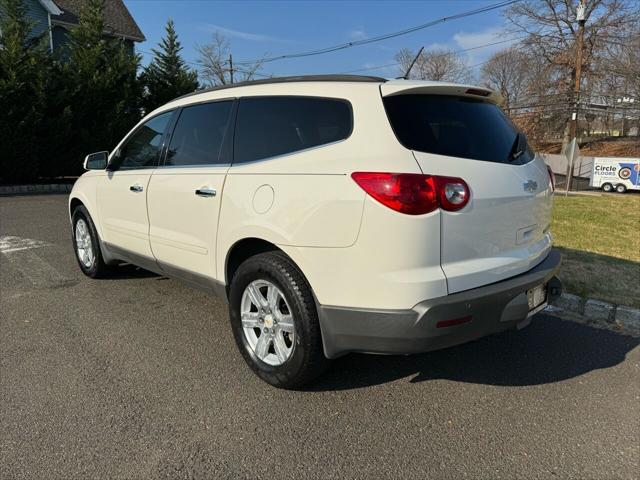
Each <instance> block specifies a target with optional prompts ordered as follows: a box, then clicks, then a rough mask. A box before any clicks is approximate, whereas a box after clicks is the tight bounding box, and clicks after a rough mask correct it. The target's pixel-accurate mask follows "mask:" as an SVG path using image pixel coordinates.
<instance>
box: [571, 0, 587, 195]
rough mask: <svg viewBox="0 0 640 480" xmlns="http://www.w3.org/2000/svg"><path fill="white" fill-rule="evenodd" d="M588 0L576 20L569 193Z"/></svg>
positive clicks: (578, 12) (576, 134)
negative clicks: (572, 145) (572, 143)
mask: <svg viewBox="0 0 640 480" xmlns="http://www.w3.org/2000/svg"><path fill="white" fill-rule="evenodd" d="M587 1H588V0H580V4H579V5H578V8H577V9H576V20H577V21H578V35H577V38H576V78H575V84H574V86H573V112H572V113H571V124H570V130H569V138H570V139H571V141H572V142H574V147H573V148H572V149H571V152H572V158H570V159H569V163H568V165H567V191H569V189H570V188H571V180H572V177H573V156H574V155H575V150H576V148H577V146H578V138H577V136H578V109H579V108H580V84H581V83H582V54H583V50H584V24H585V13H586V9H587Z"/></svg>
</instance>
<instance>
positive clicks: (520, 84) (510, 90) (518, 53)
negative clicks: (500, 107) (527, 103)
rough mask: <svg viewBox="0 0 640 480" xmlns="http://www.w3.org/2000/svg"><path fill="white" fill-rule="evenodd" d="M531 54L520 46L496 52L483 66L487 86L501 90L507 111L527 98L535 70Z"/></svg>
mask: <svg viewBox="0 0 640 480" xmlns="http://www.w3.org/2000/svg"><path fill="white" fill-rule="evenodd" d="M530 60H531V59H530V56H529V55H528V54H527V53H525V52H523V51H522V50H520V49H519V48H518V47H510V48H507V49H504V50H501V51H499V52H496V53H494V54H493V55H492V56H491V58H489V60H488V61H487V63H485V64H484V65H483V67H482V79H483V80H484V82H485V84H486V85H487V87H489V88H491V89H493V90H496V91H498V92H500V94H501V95H502V98H504V108H505V110H506V111H507V112H509V111H510V108H511V107H513V106H515V105H517V104H518V103H519V102H521V101H522V100H524V99H525V98H526V94H527V93H528V91H529V87H530V85H531V83H532V82H531V81H532V79H533V78H534V76H535V71H533V70H532V68H531V63H530Z"/></svg>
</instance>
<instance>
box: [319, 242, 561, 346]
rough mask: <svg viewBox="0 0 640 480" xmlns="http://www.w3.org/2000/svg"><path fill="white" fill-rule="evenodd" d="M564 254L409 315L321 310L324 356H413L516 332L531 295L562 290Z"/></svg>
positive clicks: (421, 305)
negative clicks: (538, 289) (542, 288)
mask: <svg viewBox="0 0 640 480" xmlns="http://www.w3.org/2000/svg"><path fill="white" fill-rule="evenodd" d="M560 261H561V257H560V253H559V252H558V251H557V250H551V252H550V253H549V255H548V256H547V258H546V259H545V260H543V261H542V262H541V263H540V264H538V265H537V266H536V267H534V268H532V269H531V270H529V271H528V272H525V273H523V274H521V275H518V276H515V277H512V278H509V279H507V280H503V281H501V282H497V283H493V284H491V285H486V286H483V287H479V288H474V289H472V290H467V291H464V292H460V293H455V294H452V295H447V296H445V297H440V298H435V299H433V300H427V301H424V302H421V303H419V304H417V305H416V306H415V307H413V308H412V309H409V310H365V309H354V308H343V307H332V306H320V307H319V308H318V314H319V317H320V326H321V328H322V338H323V341H324V350H325V355H326V356H327V357H328V358H336V357H339V356H341V355H344V354H345V353H348V352H371V353H389V354H409V353H418V352H425V351H429V350H436V349H439V348H445V347H449V346H453V345H458V344H460V343H464V342H467V341H470V340H474V339H476V338H480V337H482V336H485V335H489V334H492V333H496V332H500V331H503V330H507V329H509V328H513V327H515V326H517V325H518V324H519V323H521V322H523V321H524V320H526V318H527V315H528V313H529V306H528V301H527V295H526V291H527V290H529V289H530V288H532V287H534V286H536V285H539V284H541V283H548V290H547V301H548V302H551V301H553V300H554V299H555V298H557V297H558V296H559V295H560V293H561V291H562V285H561V283H560V281H559V280H558V279H557V278H555V274H556V273H557V271H558V270H559V268H560ZM469 316H471V320H470V321H469V322H466V323H463V324H460V325H456V326H451V327H446V328H437V327H436V324H437V323H438V322H439V321H441V320H451V319H459V318H464V317H469Z"/></svg>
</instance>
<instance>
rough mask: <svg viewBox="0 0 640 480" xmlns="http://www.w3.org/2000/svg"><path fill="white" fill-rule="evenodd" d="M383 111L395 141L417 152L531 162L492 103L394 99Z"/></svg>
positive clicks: (438, 98)
mask: <svg viewBox="0 0 640 480" xmlns="http://www.w3.org/2000/svg"><path fill="white" fill-rule="evenodd" d="M384 106H385V109H386V111H387V115H388V117H389V121H390V122H391V126H392V127H393V131H394V132H395V134H396V137H397V138H398V140H399V141H400V143H402V145H404V146H405V147H407V148H409V149H411V150H418V151H420V152H426V153H435V154H438V155H447V156H451V157H462V158H471V159H474V160H484V161H488V162H499V163H513V164H524V163H527V162H529V161H531V160H532V159H533V152H532V151H531V149H530V148H529V146H528V145H527V143H526V139H525V137H524V135H523V134H522V133H519V132H518V129H517V128H516V127H515V125H513V123H512V122H511V121H510V120H509V119H508V118H507V117H506V116H505V115H504V113H502V110H500V107H498V106H497V105H494V104H492V103H488V102H484V101H480V100H475V99H470V98H466V97H455V96H446V95H395V96H391V97H385V98H384Z"/></svg>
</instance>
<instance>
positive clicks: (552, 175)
mask: <svg viewBox="0 0 640 480" xmlns="http://www.w3.org/2000/svg"><path fill="white" fill-rule="evenodd" d="M547 172H548V173H549V181H550V182H551V191H552V192H554V191H555V190H556V175H555V173H553V170H551V167H550V166H549V165H547Z"/></svg>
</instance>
